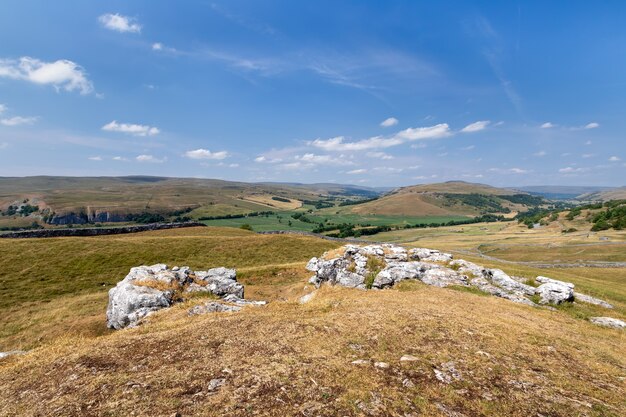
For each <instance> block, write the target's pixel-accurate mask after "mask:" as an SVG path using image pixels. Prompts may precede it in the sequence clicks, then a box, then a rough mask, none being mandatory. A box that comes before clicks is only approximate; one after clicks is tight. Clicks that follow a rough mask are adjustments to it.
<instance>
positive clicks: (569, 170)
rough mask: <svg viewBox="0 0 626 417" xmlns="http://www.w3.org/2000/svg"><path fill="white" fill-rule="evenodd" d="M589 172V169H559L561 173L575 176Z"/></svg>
mask: <svg viewBox="0 0 626 417" xmlns="http://www.w3.org/2000/svg"><path fill="white" fill-rule="evenodd" d="M585 171H588V168H574V167H565V168H561V169H559V172H560V173H562V174H573V173H577V172H585Z"/></svg>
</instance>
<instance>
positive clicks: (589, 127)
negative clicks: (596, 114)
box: [585, 122, 600, 129]
mask: <svg viewBox="0 0 626 417" xmlns="http://www.w3.org/2000/svg"><path fill="white" fill-rule="evenodd" d="M597 127H600V124H598V123H596V122H592V123H587V124H586V125H585V129H595V128H597Z"/></svg>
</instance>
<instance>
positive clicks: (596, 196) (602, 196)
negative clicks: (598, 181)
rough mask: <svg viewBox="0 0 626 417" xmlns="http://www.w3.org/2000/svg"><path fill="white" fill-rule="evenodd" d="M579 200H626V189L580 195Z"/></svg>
mask: <svg viewBox="0 0 626 417" xmlns="http://www.w3.org/2000/svg"><path fill="white" fill-rule="evenodd" d="M577 199H578V200H581V201H609V200H626V187H620V188H610V189H608V190H602V191H596V192H591V193H587V194H582V195H579V196H578V197H577Z"/></svg>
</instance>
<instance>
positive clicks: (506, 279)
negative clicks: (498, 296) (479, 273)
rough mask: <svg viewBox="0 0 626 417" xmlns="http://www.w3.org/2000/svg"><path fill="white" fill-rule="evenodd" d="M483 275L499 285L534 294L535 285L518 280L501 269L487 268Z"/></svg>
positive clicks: (510, 289) (508, 289)
mask: <svg viewBox="0 0 626 417" xmlns="http://www.w3.org/2000/svg"><path fill="white" fill-rule="evenodd" d="M483 275H484V276H485V278H487V279H488V280H489V281H491V282H492V283H494V284H495V285H497V286H498V287H500V288H502V289H504V290H507V291H509V292H511V291H518V292H521V293H524V294H526V295H534V294H535V291H536V290H535V287H531V286H530V285H526V284H522V283H520V282H517V281H516V280H514V279H513V278H511V277H510V276H508V275H507V274H505V273H504V271H502V270H501V269H495V268H494V269H486V270H484V271H483Z"/></svg>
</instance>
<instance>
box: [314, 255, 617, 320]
mask: <svg viewBox="0 0 626 417" xmlns="http://www.w3.org/2000/svg"><path fill="white" fill-rule="evenodd" d="M306 268H307V269H308V270H309V271H311V272H314V273H315V275H314V276H313V277H311V279H310V280H309V282H310V283H311V284H314V285H315V286H316V287H319V286H320V285H321V284H322V283H324V282H326V283H328V284H331V285H341V286H344V287H349V288H358V289H368V288H371V289H375V290H380V289H385V288H389V287H392V286H394V285H396V284H397V283H399V282H401V281H403V280H418V281H421V282H423V283H424V284H427V285H433V286H437V287H448V286H463V287H474V288H476V289H478V290H480V291H483V292H485V293H487V294H491V295H494V296H496V297H501V298H504V299H507V300H510V301H513V302H516V303H521V304H526V305H529V306H536V304H535V303H534V302H533V301H532V300H531V297H533V296H535V295H538V296H539V300H540V303H541V304H561V303H564V302H571V301H574V299H575V298H576V297H575V296H574V284H572V283H569V282H564V281H558V280H555V279H551V278H548V277H542V276H539V277H537V278H536V279H535V282H537V283H540V284H541V285H539V286H538V287H534V286H532V285H528V284H527V282H528V281H529V280H528V279H526V278H523V277H511V276H509V275H507V274H506V273H505V272H504V271H502V270H501V269H496V268H484V267H482V266H480V265H477V264H475V263H472V262H469V261H465V260H463V259H453V256H452V255H451V254H449V253H444V252H440V251H438V250H433V249H426V248H414V249H410V250H406V249H405V248H403V247H401V246H396V245H392V244H381V245H367V246H358V245H352V244H350V245H346V246H344V247H343V248H340V249H337V250H333V251H330V252H327V253H325V254H324V255H323V256H321V257H320V258H312V259H311V260H310V261H309V262H308V263H307V266H306ZM576 299H578V298H576ZM578 300H579V301H583V302H590V303H592V304H597V305H602V306H605V307H606V306H610V304H608V303H606V302H604V301H602V300H599V299H596V298H593V297H589V296H585V295H583V294H580V299H578ZM607 308H609V307H607Z"/></svg>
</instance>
